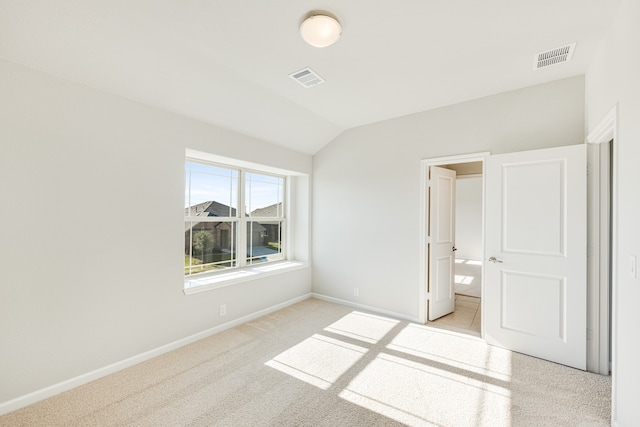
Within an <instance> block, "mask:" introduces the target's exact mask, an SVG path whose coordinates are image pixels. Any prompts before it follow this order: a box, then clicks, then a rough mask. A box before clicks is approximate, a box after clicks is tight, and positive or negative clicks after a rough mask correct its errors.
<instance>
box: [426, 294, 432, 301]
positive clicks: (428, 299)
mask: <svg viewBox="0 0 640 427" xmlns="http://www.w3.org/2000/svg"><path fill="white" fill-rule="evenodd" d="M430 300H431V292H427V301H430Z"/></svg>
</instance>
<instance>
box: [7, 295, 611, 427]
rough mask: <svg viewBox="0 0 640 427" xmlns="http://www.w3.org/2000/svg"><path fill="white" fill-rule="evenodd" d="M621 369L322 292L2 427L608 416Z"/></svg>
mask: <svg viewBox="0 0 640 427" xmlns="http://www.w3.org/2000/svg"><path fill="white" fill-rule="evenodd" d="M610 391H611V381H610V377H606V376H600V375H595V374H589V373H586V372H582V371H579V370H576V369H572V368H568V367H565V366H561V365H557V364H554V363H550V362H545V361H542V360H539V359H535V358H532V357H528V356H524V355H521V354H518V353H513V352H510V351H507V350H503V349H500V348H496V347H491V346H488V345H486V344H485V343H484V342H483V341H482V340H481V339H479V338H476V337H472V336H467V335H463V334H460V333H456V332H454V331H450V330H446V329H442V328H436V327H430V326H425V325H418V324H414V323H410V322H406V321H399V320H395V319H391V318H387V317H382V316H378V315H374V314H370V313H365V312H362V311H358V310H354V309H351V308H349V307H345V306H342V305H337V304H331V303H328V302H324V301H320V300H317V299H309V300H306V301H303V302H301V303H299V304H295V305H293V306H291V307H288V308H285V309H283V310H280V311H278V312H275V313H272V314H270V315H267V316H265V317H262V318H260V319H257V320H255V321H252V322H249V323H246V324H244V325H241V326H238V327H236V328H233V329H230V330H227V331H225V332H222V333H220V334H217V335H215V336H212V337H209V338H207V339H204V340H201V341H199V342H197V343H194V344H191V345H188V346H185V347H183V348H180V349H178V350H175V351H172V352H170V353H167V354H165V355H163V356H160V357H157V358H155V359H152V360H149V361H147V362H144V363H141V364H139V365H136V366H133V367H131V368H128V369H126V370H123V371H120V372H118V373H115V374H113V375H110V376H107V377H104V378H102V379H100V380H97V381H94V382H92V383H90V384H87V385H84V386H81V387H78V388H76V389H74V390H70V391H68V392H65V393H62V394H60V395H58V396H55V397H52V398H50V399H47V400H44V401H42V402H39V403H36V404H34V405H31V406H29V407H26V408H23V409H20V410H18V411H15V412H13V413H10V414H7V415H5V416H2V417H0V425H1V426H234V427H235V426H400V425H410V426H492V427H495V426H606V425H609V424H610Z"/></svg>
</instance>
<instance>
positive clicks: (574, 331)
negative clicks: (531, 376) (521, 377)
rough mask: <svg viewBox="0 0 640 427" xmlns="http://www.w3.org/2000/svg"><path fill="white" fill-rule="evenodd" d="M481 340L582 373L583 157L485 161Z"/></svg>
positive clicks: (550, 154) (577, 151)
mask: <svg viewBox="0 0 640 427" xmlns="http://www.w3.org/2000/svg"><path fill="white" fill-rule="evenodd" d="M485 182H486V224H485V227H486V228H485V242H486V247H485V255H486V256H487V257H488V258H489V259H488V260H487V261H489V262H487V263H485V270H484V271H485V282H484V298H483V300H482V304H483V313H482V315H483V317H484V319H485V323H484V337H485V339H486V341H487V342H488V343H489V344H493V345H497V346H500V347H504V348H508V349H510V350H514V351H517V352H520V353H525V354H529V355H531V356H535V357H539V358H542V359H546V360H550V361H553V362H557V363H561V364H563V365H568V366H573V367H575V368H578V369H583V370H584V369H586V348H587V347H586V327H587V326H586V325H587V322H586V321H587V303H586V295H587V280H586V259H587V258H586V248H587V242H586V149H585V146H584V145H574V146H569V147H559V148H551V149H545V150H535V151H526V152H519V153H510V154H500V155H495V156H489V157H488V159H487V163H486V181H485Z"/></svg>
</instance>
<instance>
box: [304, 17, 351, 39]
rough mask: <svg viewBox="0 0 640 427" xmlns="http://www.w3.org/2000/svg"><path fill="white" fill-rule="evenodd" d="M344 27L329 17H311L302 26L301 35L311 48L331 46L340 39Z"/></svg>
mask: <svg viewBox="0 0 640 427" xmlns="http://www.w3.org/2000/svg"><path fill="white" fill-rule="evenodd" d="M340 34H342V27H341V26H340V23H339V22H338V21H337V20H336V19H335V18H333V17H331V16H328V15H311V16H309V17H308V18H307V19H305V20H304V22H303V23H302V25H300V35H301V36H302V38H303V39H304V41H306V42H307V43H309V44H310V45H311V46H314V47H327V46H331V45H332V44H334V43H335V42H337V41H338V39H339V38H340Z"/></svg>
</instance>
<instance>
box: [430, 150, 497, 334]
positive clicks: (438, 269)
mask: <svg viewBox="0 0 640 427" xmlns="http://www.w3.org/2000/svg"><path fill="white" fill-rule="evenodd" d="M488 154H489V153H478V154H471V155H463V156H453V157H446V158H437V159H427V160H423V165H422V169H423V175H422V176H423V180H422V181H423V184H424V187H423V190H424V191H423V192H422V194H423V195H424V200H423V202H424V203H423V204H422V205H423V210H424V212H423V213H424V215H423V219H424V231H425V233H423V236H426V237H425V239H424V244H423V247H424V256H423V258H422V259H423V263H422V264H424V267H423V269H424V274H423V275H422V277H423V278H424V280H423V283H422V287H423V289H424V295H425V299H424V300H421V317H422V316H424V317H423V319H424V323H426V322H427V321H429V322H433V325H434V326H439V327H445V328H453V329H455V330H458V331H459V332H465V333H469V334H471V335H475V336H481V334H482V303H481V301H482V278H483V259H484V241H483V228H484V227H483V223H484V178H483V175H484V159H485V157H486V156H487V155H488ZM442 169H445V170H446V175H447V176H451V173H453V174H454V176H455V178H454V179H452V180H451V184H449V183H447V184H446V185H445V186H446V188H445V189H444V190H443V189H442V188H441V187H442V186H440V188H438V186H439V184H438V183H437V182H436V181H437V180H438V179H439V178H440V176H441V175H440V174H441V173H442V171H441V170H442ZM434 171H435V172H436V174H434V173H433V172H434ZM449 185H451V189H450V188H449ZM449 193H451V194H449ZM449 196H451V203H450V205H448V208H447V209H438V212H435V211H432V210H433V208H434V207H435V205H436V204H438V203H439V204H441V205H442V204H443V203H445V204H448V203H449V202H443V201H445V200H448V199H447V197H449ZM443 216H445V217H447V219H446V220H444V221H442V220H443V218H442V217H443ZM434 217H435V218H437V217H440V222H438V221H434ZM447 227H448V230H449V231H450V233H448V232H447ZM449 234H450V236H448V235H449ZM442 235H447V236H448V237H447V238H442V237H441V236H442ZM449 239H450V240H451V241H450V242H449ZM446 245H449V246H446ZM442 246H444V248H440V247H442ZM449 250H450V253H447V252H448V251H449ZM436 282H441V283H445V285H442V284H437V283H436ZM447 283H449V284H447ZM447 299H450V301H447ZM443 301H444V305H445V306H446V307H447V308H445V309H444V310H443V309H442V306H443V303H442V302H443Z"/></svg>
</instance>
